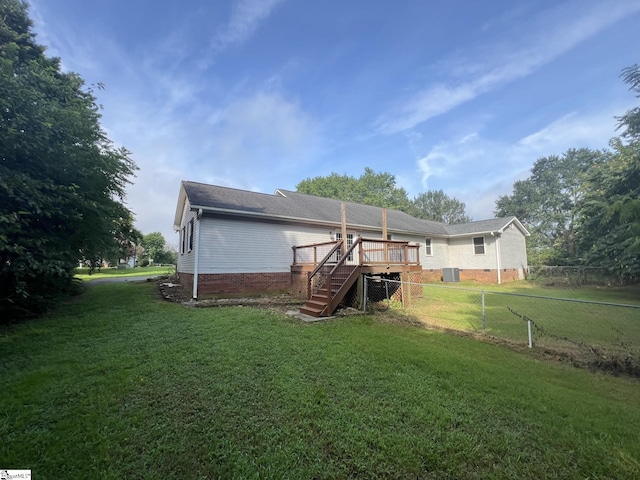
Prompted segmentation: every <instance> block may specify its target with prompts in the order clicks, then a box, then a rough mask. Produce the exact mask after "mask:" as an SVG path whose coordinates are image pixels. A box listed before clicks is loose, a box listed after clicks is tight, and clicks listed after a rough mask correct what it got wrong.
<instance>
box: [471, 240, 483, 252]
mask: <svg viewBox="0 0 640 480" xmlns="http://www.w3.org/2000/svg"><path fill="white" fill-rule="evenodd" d="M473 253H474V255H484V237H473Z"/></svg>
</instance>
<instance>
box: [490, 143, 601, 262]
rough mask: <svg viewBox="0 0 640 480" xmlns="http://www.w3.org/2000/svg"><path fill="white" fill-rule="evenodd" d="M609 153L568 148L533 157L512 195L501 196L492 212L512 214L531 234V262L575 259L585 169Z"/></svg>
mask: <svg viewBox="0 0 640 480" xmlns="http://www.w3.org/2000/svg"><path fill="white" fill-rule="evenodd" d="M608 155H609V154H608V153H605V152H602V151H594V150H589V149H587V148H580V149H569V150H567V151H566V152H565V153H564V154H563V155H562V156H557V155H551V156H548V157H542V158H539V159H538V160H536V162H535V163H534V165H533V168H532V169H531V176H529V178H527V179H526V180H520V181H517V182H515V183H514V186H513V194H512V195H504V196H500V197H499V198H498V200H497V201H496V209H495V212H494V213H495V214H496V215H497V216H499V217H504V216H510V215H514V216H517V217H518V218H519V219H520V220H521V221H522V222H524V223H525V225H527V228H528V229H529V230H530V231H531V233H532V238H531V239H530V241H529V242H528V250H529V257H530V261H531V263H532V264H536V263H547V264H548V263H555V264H566V263H572V262H578V261H579V259H578V258H577V252H576V244H575V242H576V239H575V236H576V227H577V225H578V223H579V219H578V209H579V205H580V202H581V201H582V198H583V194H584V188H583V183H584V180H585V176H586V173H587V171H588V170H589V169H590V168H592V167H593V166H594V165H597V164H599V163H602V162H604V161H605V160H606V159H607V157H608Z"/></svg>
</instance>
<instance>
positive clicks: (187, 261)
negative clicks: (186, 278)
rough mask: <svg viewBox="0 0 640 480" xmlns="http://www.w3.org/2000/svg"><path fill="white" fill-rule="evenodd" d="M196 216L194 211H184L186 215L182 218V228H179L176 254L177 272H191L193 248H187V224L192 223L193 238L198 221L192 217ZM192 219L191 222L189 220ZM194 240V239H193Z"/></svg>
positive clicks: (193, 260)
mask: <svg viewBox="0 0 640 480" xmlns="http://www.w3.org/2000/svg"><path fill="white" fill-rule="evenodd" d="M195 216H196V213H195V212H186V215H185V217H183V218H184V224H183V225H182V228H181V229H180V252H181V253H180V255H178V273H180V272H182V273H193V266H194V264H195V250H194V249H192V250H189V249H188V246H189V245H188V243H189V232H188V231H189V227H188V225H193V227H192V230H193V235H194V239H195V235H196V233H197V232H196V230H197V229H198V227H197V226H198V222H196V221H195V220H194V217H195ZM192 220H194V221H193V223H191V221H192ZM194 242H195V240H194ZM194 245H195V243H194Z"/></svg>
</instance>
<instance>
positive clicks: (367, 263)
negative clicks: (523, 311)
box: [174, 181, 529, 298]
mask: <svg viewBox="0 0 640 480" xmlns="http://www.w3.org/2000/svg"><path fill="white" fill-rule="evenodd" d="M343 205H344V217H345V220H346V227H345V230H344V231H346V236H347V238H346V240H347V241H346V248H349V247H351V246H352V245H354V244H357V245H355V246H354V247H353V248H354V249H353V251H351V252H349V255H348V257H349V258H348V261H349V263H350V264H353V265H358V266H359V267H362V268H361V269H359V270H358V272H359V273H367V272H368V273H381V272H382V271H383V270H385V269H386V270H387V271H389V269H390V265H394V266H395V267H394V268H392V269H391V271H396V272H398V273H402V272H405V273H406V272H412V273H413V274H415V273H416V272H418V273H419V274H420V276H421V278H422V279H424V280H425V281H440V280H441V279H442V278H443V275H444V276H445V277H447V278H445V280H446V279H450V280H457V279H458V276H459V279H460V280H477V281H480V282H488V283H502V282H506V281H512V280H517V279H522V278H524V275H525V272H526V271H527V253H526V237H527V236H528V235H529V232H527V230H526V229H525V228H524V226H523V225H522V224H521V223H520V222H519V221H518V219H517V218H515V217H507V218H495V219H491V220H482V221H477V222H471V223H465V224H459V225H447V224H443V223H439V222H433V221H428V220H421V219H418V218H415V217H412V216H410V215H408V214H406V213H404V212H401V211H398V210H386V209H382V208H379V207H373V206H369V205H361V204H357V203H349V202H341V201H339V200H333V199H329V198H321V197H315V196H312V195H305V194H302V193H297V192H292V191H288V190H276V191H275V193H274V194H272V195H270V194H263V193H256V192H250V191H245V190H237V189H233V188H227V187H220V186H216V185H206V184H202V183H196V182H189V181H183V182H182V183H181V185H180V192H179V195H178V204H177V207H176V214H175V220H174V229H175V230H176V231H178V232H179V235H180V238H179V255H178V267H177V272H178V275H179V279H180V282H181V283H182V284H183V285H185V286H188V287H189V288H190V289H192V291H193V297H194V298H197V297H198V295H203V294H251V293H263V292H279V291H281V292H285V291H286V292H291V293H292V294H294V295H299V296H307V297H308V296H309V292H308V291H307V289H306V284H307V281H306V279H307V276H308V274H309V273H310V272H312V271H313V270H315V269H317V266H318V264H319V262H320V261H321V260H322V258H324V257H325V255H327V254H329V253H330V250H331V248H333V247H334V246H335V245H336V244H337V242H339V241H340V240H341V237H342V232H343V230H342V221H341V220H342V214H343V210H342V208H343ZM385 227H386V228H385ZM385 230H386V237H387V238H382V236H383V231H385ZM365 240H370V242H369V243H366V244H365V242H364V241H365ZM340 248H342V247H340ZM340 248H339V249H338V251H337V254H336V255H337V257H335V255H334V257H335V259H339V258H340V255H341V254H340ZM345 253H346V252H345ZM334 254H335V252H334ZM344 261H347V259H346V258H345V260H344ZM382 266H384V269H382V268H381V267H382ZM452 273H453V276H451V274H452ZM448 277H451V278H448Z"/></svg>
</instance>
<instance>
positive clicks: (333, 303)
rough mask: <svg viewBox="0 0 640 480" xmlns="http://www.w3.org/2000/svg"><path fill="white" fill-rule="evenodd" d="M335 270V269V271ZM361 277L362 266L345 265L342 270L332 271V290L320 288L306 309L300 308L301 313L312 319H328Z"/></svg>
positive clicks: (330, 276) (326, 287)
mask: <svg viewBox="0 0 640 480" xmlns="http://www.w3.org/2000/svg"><path fill="white" fill-rule="evenodd" d="M334 270H335V269H334ZM359 275H360V266H358V265H343V266H342V268H340V269H338V270H335V271H332V272H331V274H329V276H328V278H330V279H331V285H330V289H329V288H328V287H329V286H328V285H326V284H325V285H324V286H323V287H321V288H319V289H318V290H317V291H316V292H315V293H314V294H313V295H312V296H311V298H310V299H309V300H307V302H306V304H305V305H304V307H301V308H300V313H304V314H305V315H310V316H312V317H328V316H330V315H332V314H333V312H335V311H336V309H337V308H338V305H339V304H340V302H341V301H342V300H343V299H344V297H345V295H346V294H347V292H348V291H349V289H350V288H351V287H352V286H353V284H354V283H356V281H357V280H358V276H359Z"/></svg>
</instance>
